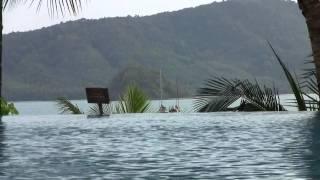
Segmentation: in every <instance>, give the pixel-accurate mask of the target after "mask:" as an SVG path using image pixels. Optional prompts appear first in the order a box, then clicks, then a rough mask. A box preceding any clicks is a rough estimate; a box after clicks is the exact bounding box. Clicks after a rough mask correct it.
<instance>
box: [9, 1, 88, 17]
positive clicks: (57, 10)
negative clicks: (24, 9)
mask: <svg viewBox="0 0 320 180" xmlns="http://www.w3.org/2000/svg"><path fill="white" fill-rule="evenodd" d="M84 1H87V0H3V7H4V9H6V8H8V7H15V6H16V5H18V4H21V3H23V4H26V3H30V5H34V4H35V5H36V6H37V10H40V9H41V7H42V6H43V5H44V4H45V6H47V8H48V13H49V15H50V16H59V15H62V16H64V15H65V13H66V12H69V13H70V14H74V15H76V14H78V13H79V12H80V10H81V8H82V4H83V2H84Z"/></svg>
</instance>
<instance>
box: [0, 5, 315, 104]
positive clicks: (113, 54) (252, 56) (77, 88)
mask: <svg viewBox="0 0 320 180" xmlns="http://www.w3.org/2000/svg"><path fill="white" fill-rule="evenodd" d="M266 40H268V41H270V42H271V43H272V44H273V45H274V47H275V48H276V49H277V51H278V52H279V54H280V55H281V56H282V57H283V59H284V60H285V61H286V63H288V64H289V67H290V68H292V69H295V70H296V71H297V72H298V73H299V71H298V69H299V68H300V67H301V65H302V64H303V62H304V60H305V59H306V58H307V56H308V55H309V54H311V48H310V45H309V41H308V35H307V29H306V27H305V22H304V19H303V17H302V15H301V12H300V11H299V9H298V6H297V4H296V3H294V2H291V1H282V0H229V1H224V2H221V3H217V2H215V3H212V4H209V5H203V6H199V7H196V8H189V9H184V10H180V11H176V12H166V13H161V14H156V15H152V16H146V17H130V16H128V17H118V18H104V19H99V20H85V19H82V20H78V21H73V22H67V23H61V24H59V25H55V26H52V27H48V28H43V29H40V30H35V31H30V32H17V33H10V34H7V35H5V36H4V95H5V97H6V98H8V99H11V100H45V99H54V98H56V97H58V96H67V97H69V98H71V99H79V98H84V97H85V96H84V88H85V87H87V86H102V87H110V89H113V92H111V94H113V95H114V96H115V97H116V96H117V94H119V93H120V92H118V91H120V89H121V88H119V87H120V85H118V83H122V84H121V87H122V86H125V85H124V84H125V83H123V82H124V81H123V82H122V80H121V79H119V77H120V76H121V74H122V75H123V73H125V72H126V71H129V69H130V68H132V66H131V65H132V64H134V68H137V67H140V68H139V69H140V70H139V71H136V70H133V71H132V72H133V73H134V74H137V73H138V72H139V73H142V74H143V73H145V75H146V77H148V78H153V80H150V79H149V80H148V82H149V81H150V82H151V81H153V83H158V82H159V77H158V76H156V75H154V74H155V73H152V74H153V75H152V76H150V71H153V72H159V70H160V69H162V71H163V74H164V75H165V77H166V78H167V79H168V81H171V82H170V83H168V85H169V84H171V85H172V86H174V85H175V81H176V78H177V79H178V81H179V85H180V86H181V87H183V89H184V90H186V91H185V92H188V93H184V94H185V95H186V96H187V95H189V96H190V95H191V94H192V92H193V91H194V90H195V89H196V88H197V87H198V86H199V85H200V84H201V83H203V81H204V80H205V79H206V78H209V77H211V76H213V75H218V76H227V77H237V78H248V77H249V78H257V79H259V80H261V81H263V82H268V83H273V82H274V83H275V84H276V85H277V86H278V87H280V90H281V91H282V92H286V90H287V88H286V86H287V84H286V83H284V82H285V81H284V77H283V76H282V72H281V69H280V68H279V65H278V64H277V63H276V61H275V60H274V59H273V56H272V53H271V51H270V49H269V48H268V46H267V43H266ZM128 68H129V69H128ZM144 71H145V72H144ZM118 76H119V77H118ZM149 76H150V77H149ZM130 77H132V80H128V79H130ZM143 80H144V78H141V74H140V75H139V76H137V75H130V76H126V81H125V82H131V81H134V82H138V83H137V84H141V85H143V86H144V87H142V88H144V89H146V91H147V92H149V93H151V94H149V95H150V96H151V97H152V98H157V97H158V96H156V93H155V92H156V91H158V89H156V90H154V89H153V88H158V86H156V85H155V84H153V85H149V84H148V83H142V82H141V81H143ZM150 88H152V90H151V89H150ZM173 89H175V87H173ZM152 92H153V93H152ZM190 92H191V93H190ZM166 93H167V96H168V97H170V96H171V97H173V96H175V92H171V91H170V90H168V92H166Z"/></svg>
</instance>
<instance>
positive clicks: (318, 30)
mask: <svg viewBox="0 0 320 180" xmlns="http://www.w3.org/2000/svg"><path fill="white" fill-rule="evenodd" d="M298 4H299V7H300V9H301V11H302V14H303V15H304V17H305V19H306V22H307V26H308V30H309V36H310V40H311V46H312V51H313V57H314V63H315V66H316V77H317V86H318V87H317V88H318V89H319V90H320V1H319V0H298Z"/></svg>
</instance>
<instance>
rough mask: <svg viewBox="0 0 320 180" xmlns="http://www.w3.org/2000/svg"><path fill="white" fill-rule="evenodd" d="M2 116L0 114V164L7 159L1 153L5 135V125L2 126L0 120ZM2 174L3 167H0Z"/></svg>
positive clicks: (0, 120) (1, 174) (0, 173)
mask: <svg viewBox="0 0 320 180" xmlns="http://www.w3.org/2000/svg"><path fill="white" fill-rule="evenodd" d="M1 118H2V117H1V116H0V164H3V163H5V161H6V160H7V159H5V156H4V154H3V151H4V149H5V143H4V142H5V135H4V131H5V127H4V124H3V122H2V119H1ZM3 175H4V172H3V169H2V168H0V176H3Z"/></svg>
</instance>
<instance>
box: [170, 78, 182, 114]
mask: <svg viewBox="0 0 320 180" xmlns="http://www.w3.org/2000/svg"><path fill="white" fill-rule="evenodd" d="M176 86H177V97H176V105H175V106H173V107H171V108H170V110H169V112H171V113H176V112H181V110H180V100H179V86H178V78H176Z"/></svg>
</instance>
